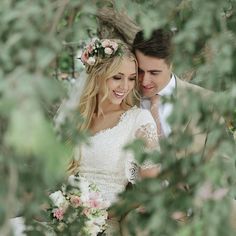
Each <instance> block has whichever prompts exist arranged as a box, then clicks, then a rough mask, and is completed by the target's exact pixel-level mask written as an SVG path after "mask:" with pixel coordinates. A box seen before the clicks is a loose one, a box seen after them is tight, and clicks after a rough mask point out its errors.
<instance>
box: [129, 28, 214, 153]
mask: <svg viewBox="0 0 236 236" xmlns="http://www.w3.org/2000/svg"><path fill="white" fill-rule="evenodd" d="M171 38H172V33H171V32H168V31H165V30H163V29H156V30H154V31H153V32H152V34H151V36H150V38H148V39H146V38H145V37H144V32H143V31H140V32H138V33H137V34H136V36H135V39H134V42H133V51H134V52H135V55H136V57H137V60H138V65H139V81H140V90H141V94H142V99H141V107H142V108H145V109H149V110H150V111H151V113H152V114H153V117H154V119H155V121H156V123H157V128H158V132H159V135H160V136H161V137H160V138H163V137H167V136H169V135H170V133H172V132H175V131H176V132H178V130H179V128H180V124H179V125H176V126H175V127H173V126H172V127H171V126H170V124H169V123H168V122H167V118H168V116H169V115H170V114H171V112H172V111H173V109H174V107H175V106H174V105H173V104H171V103H163V100H164V97H173V98H174V100H175V102H179V103H180V104H179V105H180V106H181V105H183V107H182V109H180V111H179V112H182V111H185V110H187V109H188V108H189V106H191V104H190V103H189V99H188V93H189V92H190V93H193V94H195V95H196V94H197V95H199V96H200V97H201V98H204V97H205V98H207V97H208V96H209V95H210V94H211V93H212V92H210V91H208V90H206V89H203V88H201V87H199V86H197V85H194V84H191V83H188V82H186V81H183V80H181V79H179V78H178V77H177V76H176V75H175V74H174V73H173V71H172V62H171V57H172V43H171ZM184 104H185V107H184ZM186 104H187V105H186ZM181 132H187V133H188V134H190V135H191V137H192V138H193V142H192V144H191V145H188V147H186V148H185V150H183V151H181V153H179V154H180V155H179V157H184V156H187V155H188V154H189V153H196V152H197V153H201V154H202V155H203V154H204V150H205V147H206V145H207V141H208V134H209V129H208V128H207V127H206V128H204V129H203V128H200V127H198V124H197V121H196V119H195V118H194V117H191V116H190V117H187V120H186V121H185V123H184V124H183V125H182V127H181ZM177 155H178V154H177Z"/></svg>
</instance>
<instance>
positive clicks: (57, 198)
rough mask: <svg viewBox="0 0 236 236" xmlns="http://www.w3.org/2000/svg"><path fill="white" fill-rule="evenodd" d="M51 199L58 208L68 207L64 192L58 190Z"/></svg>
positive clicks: (51, 195) (50, 196) (52, 194)
mask: <svg viewBox="0 0 236 236" xmlns="http://www.w3.org/2000/svg"><path fill="white" fill-rule="evenodd" d="M49 198H50V199H51V200H52V202H53V204H54V205H55V206H56V207H65V206H66V205H68V203H67V200H66V198H65V197H64V196H63V194H62V191H60V190H58V191H56V192H54V193H51V194H50V195H49Z"/></svg>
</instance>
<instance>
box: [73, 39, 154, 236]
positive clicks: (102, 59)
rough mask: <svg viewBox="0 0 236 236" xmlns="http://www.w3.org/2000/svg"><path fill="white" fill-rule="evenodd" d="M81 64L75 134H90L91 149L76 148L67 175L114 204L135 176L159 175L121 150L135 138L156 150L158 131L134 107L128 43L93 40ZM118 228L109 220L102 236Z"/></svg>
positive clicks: (135, 95)
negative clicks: (78, 118)
mask: <svg viewBox="0 0 236 236" xmlns="http://www.w3.org/2000/svg"><path fill="white" fill-rule="evenodd" d="M81 60H82V62H83V64H84V65H85V68H86V72H87V79H86V82H85V85H84V88H83V92H82V94H81V97H80V99H79V103H78V112H79V113H80V114H81V115H82V117H83V122H82V123H78V131H83V130H89V131H90V133H91V137H90V144H89V145H85V144H83V145H82V146H79V145H78V147H77V148H76V150H75V155H74V159H73V161H72V162H71V165H70V167H69V170H70V171H71V173H77V172H79V173H80V175H82V176H84V177H85V178H86V179H87V180H88V181H90V182H93V183H95V184H96V185H97V187H98V188H99V189H100V191H101V193H102V195H103V197H104V199H106V200H108V201H109V202H110V203H111V204H112V203H114V202H116V201H118V193H120V192H122V191H123V190H125V187H126V185H127V184H128V182H131V183H134V181H135V178H136V177H137V175H139V177H141V178H145V177H152V176H155V175H156V174H157V173H158V168H157V167H156V166H155V165H151V164H150V163H149V164H147V163H146V164H145V165H143V166H140V165H137V164H136V163H135V159H134V157H133V156H132V153H131V152H128V151H125V150H124V149H123V147H124V146H125V145H126V144H127V143H129V142H132V140H134V139H136V138H141V139H143V141H144V142H145V145H146V148H147V149H154V148H157V147H158V136H157V127H156V124H155V121H154V120H153V118H152V115H151V114H150V112H149V111H147V110H143V109H140V108H138V107H137V106H134V102H135V99H137V98H138V93H137V86H138V78H137V62H136V59H135V56H134V55H133V53H132V52H131V51H130V50H129V48H128V47H127V45H126V44H124V43H123V42H121V41H119V40H113V39H112V40H111V39H110V40H109V39H103V40H98V39H96V40H93V41H92V42H91V43H89V44H88V45H87V46H86V48H85V49H84V51H83V53H82V56H81ZM80 79H82V78H80ZM119 228H120V227H119V222H118V219H117V218H116V217H113V216H110V217H109V219H108V228H107V230H106V235H112V234H113V233H114V232H116V233H117V232H118V233H119Z"/></svg>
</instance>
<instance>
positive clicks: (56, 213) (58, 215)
mask: <svg viewBox="0 0 236 236" xmlns="http://www.w3.org/2000/svg"><path fill="white" fill-rule="evenodd" d="M64 213H65V212H64V211H63V210H62V209H60V208H57V209H55V210H53V217H55V218H56V219H58V220H62V219H63V217H64Z"/></svg>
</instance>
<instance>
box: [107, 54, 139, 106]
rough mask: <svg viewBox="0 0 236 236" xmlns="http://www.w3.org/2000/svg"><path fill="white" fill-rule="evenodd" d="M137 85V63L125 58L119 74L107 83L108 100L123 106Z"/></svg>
mask: <svg viewBox="0 0 236 236" xmlns="http://www.w3.org/2000/svg"><path fill="white" fill-rule="evenodd" d="M135 83H136V67H135V62H134V61H133V60H131V59H129V58H124V59H123V60H122V62H121V65H120V67H119V69H118V72H117V73H116V74H115V75H113V76H112V77H111V78H109V79H108V80H107V81H106V84H107V88H108V98H107V99H108V100H109V101H110V102H111V103H112V104H116V105H118V104H121V103H122V100H124V99H125V98H126V97H127V96H128V94H129V93H130V92H131V91H132V89H133V88H134V86H135Z"/></svg>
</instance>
